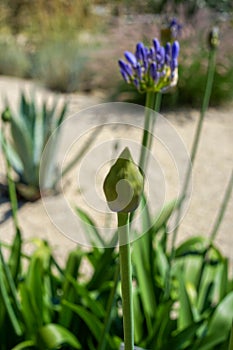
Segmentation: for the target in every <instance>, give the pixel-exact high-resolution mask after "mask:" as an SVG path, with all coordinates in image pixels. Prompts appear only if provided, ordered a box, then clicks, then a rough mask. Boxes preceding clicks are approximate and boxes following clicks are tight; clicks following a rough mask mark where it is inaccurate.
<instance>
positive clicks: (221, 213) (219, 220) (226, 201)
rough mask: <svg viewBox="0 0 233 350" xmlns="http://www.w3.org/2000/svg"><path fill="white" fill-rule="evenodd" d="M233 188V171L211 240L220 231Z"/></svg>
mask: <svg viewBox="0 0 233 350" xmlns="http://www.w3.org/2000/svg"><path fill="white" fill-rule="evenodd" d="M232 188H233V171H232V173H231V177H230V180H229V182H228V184H227V187H226V192H225V194H224V197H223V201H222V204H221V206H220V208H219V212H218V215H217V218H216V221H215V223H214V227H213V230H212V232H211V234H210V241H211V242H213V241H214V240H215V237H216V235H217V233H218V229H219V227H220V225H221V222H222V219H223V217H224V214H225V211H226V208H227V205H228V203H229V200H230V198H231V192H232Z"/></svg>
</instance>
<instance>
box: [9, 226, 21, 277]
mask: <svg viewBox="0 0 233 350" xmlns="http://www.w3.org/2000/svg"><path fill="white" fill-rule="evenodd" d="M21 254H22V237H21V232H20V230H17V231H16V234H15V238H14V241H13V244H12V248H11V253H10V257H9V260H8V265H9V268H10V271H11V275H12V278H13V280H14V281H15V283H16V282H17V276H18V273H19V271H20V261H21Z"/></svg>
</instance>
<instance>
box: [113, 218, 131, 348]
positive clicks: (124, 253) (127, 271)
mask: <svg viewBox="0 0 233 350" xmlns="http://www.w3.org/2000/svg"><path fill="white" fill-rule="evenodd" d="M117 215H118V237H119V254H120V272H121V292H122V306H123V328H124V345H125V347H124V350H133V348H134V326H133V296H132V272H131V259H130V243H129V215H128V214H125V213H118V214H117Z"/></svg>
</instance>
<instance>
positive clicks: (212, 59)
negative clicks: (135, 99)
mask: <svg viewBox="0 0 233 350" xmlns="http://www.w3.org/2000/svg"><path fill="white" fill-rule="evenodd" d="M215 65H216V49H211V50H210V52H209V59H208V70H207V81H206V88H205V93H204V97H203V102H202V107H201V112H200V117H199V120H198V124H197V128H196V132H195V136H194V140H193V144H192V149H191V155H190V159H191V162H190V163H189V165H188V169H187V172H186V176H185V180H184V185H183V188H182V191H181V196H180V203H179V206H178V209H177V217H176V228H175V230H174V233H173V236H172V252H171V260H173V258H174V255H175V243H176V239H177V235H178V231H179V221H180V219H181V209H182V204H183V201H184V199H185V198H186V195H187V193H186V192H187V189H188V186H189V183H190V176H191V172H192V167H193V165H194V162H195V159H196V154H197V149H198V146H199V141H200V136H201V132H202V128H203V121H204V117H205V113H206V111H207V109H208V106H209V101H210V96H211V91H212V87H213V80H214V72H215Z"/></svg>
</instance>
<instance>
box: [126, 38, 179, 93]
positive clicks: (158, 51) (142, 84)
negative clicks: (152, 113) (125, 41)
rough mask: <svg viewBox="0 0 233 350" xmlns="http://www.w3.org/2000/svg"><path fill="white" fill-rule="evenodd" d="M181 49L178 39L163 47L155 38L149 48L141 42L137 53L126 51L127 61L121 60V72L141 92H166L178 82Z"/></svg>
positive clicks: (137, 46)
mask: <svg viewBox="0 0 233 350" xmlns="http://www.w3.org/2000/svg"><path fill="white" fill-rule="evenodd" d="M179 50H180V45H179V43H178V41H174V42H173V43H172V44H171V43H167V44H166V45H165V47H163V46H161V45H160V43H159V40H158V39H157V38H155V39H153V46H152V47H149V48H148V47H146V46H144V44H143V43H141V42H139V43H138V44H137V45H136V51H135V55H134V54H133V53H131V52H129V51H126V52H125V58H126V60H127V62H124V61H122V60H119V66H120V72H121V74H122V76H123V78H124V80H125V81H126V82H127V83H129V84H132V85H133V86H134V87H136V88H137V89H138V91H139V92H147V91H153V92H158V91H161V92H165V91H167V90H168V89H169V88H170V87H173V86H175V85H176V84H177V80H178V56H179Z"/></svg>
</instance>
